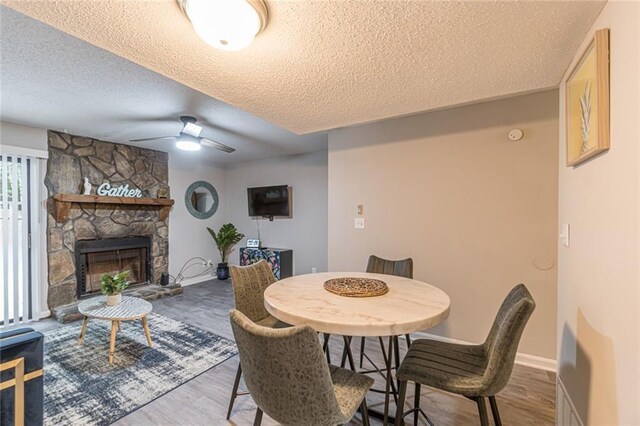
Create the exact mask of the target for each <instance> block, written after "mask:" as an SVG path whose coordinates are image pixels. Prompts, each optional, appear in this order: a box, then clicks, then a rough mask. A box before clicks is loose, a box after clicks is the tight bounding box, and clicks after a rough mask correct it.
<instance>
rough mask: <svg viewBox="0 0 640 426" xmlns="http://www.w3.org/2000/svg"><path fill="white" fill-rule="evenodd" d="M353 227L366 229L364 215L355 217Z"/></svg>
mask: <svg viewBox="0 0 640 426" xmlns="http://www.w3.org/2000/svg"><path fill="white" fill-rule="evenodd" d="M353 227H354V228H355V229H364V217H357V218H355V219H353Z"/></svg>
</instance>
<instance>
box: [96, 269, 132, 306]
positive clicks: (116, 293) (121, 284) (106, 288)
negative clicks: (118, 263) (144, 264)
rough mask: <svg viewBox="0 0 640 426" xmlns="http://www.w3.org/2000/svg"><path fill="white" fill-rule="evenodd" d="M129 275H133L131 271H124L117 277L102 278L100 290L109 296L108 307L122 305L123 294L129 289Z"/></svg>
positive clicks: (116, 275) (103, 276) (107, 275)
mask: <svg viewBox="0 0 640 426" xmlns="http://www.w3.org/2000/svg"><path fill="white" fill-rule="evenodd" d="M129 275H131V271H122V272H119V273H117V274H115V275H110V274H104V275H102V277H101V278H100V290H102V293H103V294H104V295H105V296H107V306H116V305H119V304H120V302H121V301H122V292H123V291H124V290H125V289H126V288H127V287H129V281H127V279H128V278H129Z"/></svg>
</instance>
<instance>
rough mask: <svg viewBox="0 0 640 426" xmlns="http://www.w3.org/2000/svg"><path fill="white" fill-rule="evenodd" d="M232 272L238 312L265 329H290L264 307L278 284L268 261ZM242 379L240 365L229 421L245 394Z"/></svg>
mask: <svg viewBox="0 0 640 426" xmlns="http://www.w3.org/2000/svg"><path fill="white" fill-rule="evenodd" d="M230 271H231V284H232V286H233V296H234V299H235V305H236V309H237V310H239V311H240V312H242V313H243V314H244V315H246V316H247V318H249V319H250V320H251V321H253V322H255V323H256V324H259V325H261V326H264V327H271V328H283V327H289V324H285V323H283V322H280V321H278V320H277V319H276V318H275V317H273V316H272V315H270V314H269V312H267V309H266V308H265V307H264V291H265V290H266V289H267V287H269V286H270V285H271V284H273V283H275V282H276V278H275V277H274V276H273V272H272V271H271V267H270V266H269V264H268V263H267V261H266V260H264V259H263V260H260V261H259V262H257V263H254V264H253V265H249V266H235V265H231V267H230ZM241 377H242V367H241V366H240V365H238V371H237V372H236V378H235V381H234V383H233V390H232V391H231V399H230V401H229V409H228V410H227V420H229V418H230V417H231V411H232V410H233V404H234V403H235V400H236V397H237V396H238V395H242V394H245V393H239V392H238V386H239V385H240V378H241Z"/></svg>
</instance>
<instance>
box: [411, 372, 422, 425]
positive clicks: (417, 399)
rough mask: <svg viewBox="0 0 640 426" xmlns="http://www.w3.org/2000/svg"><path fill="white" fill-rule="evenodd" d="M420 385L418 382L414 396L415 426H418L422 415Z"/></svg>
mask: <svg viewBox="0 0 640 426" xmlns="http://www.w3.org/2000/svg"><path fill="white" fill-rule="evenodd" d="M420 388H421V386H420V383H417V382H416V394H415V395H414V396H413V408H414V409H415V411H414V412H413V426H418V416H419V415H420Z"/></svg>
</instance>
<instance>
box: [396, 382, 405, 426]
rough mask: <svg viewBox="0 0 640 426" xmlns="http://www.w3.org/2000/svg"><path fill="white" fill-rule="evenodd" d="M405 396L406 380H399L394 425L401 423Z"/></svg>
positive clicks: (398, 425)
mask: <svg viewBox="0 0 640 426" xmlns="http://www.w3.org/2000/svg"><path fill="white" fill-rule="evenodd" d="M406 396H407V382H400V395H398V403H397V404H396V405H397V407H396V422H395V426H401V425H402V413H403V412H404V399H405V398H406Z"/></svg>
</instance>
